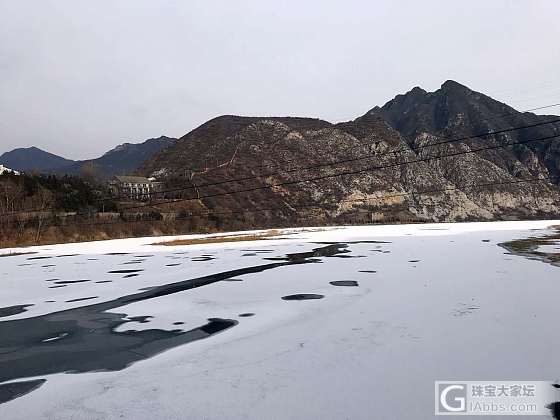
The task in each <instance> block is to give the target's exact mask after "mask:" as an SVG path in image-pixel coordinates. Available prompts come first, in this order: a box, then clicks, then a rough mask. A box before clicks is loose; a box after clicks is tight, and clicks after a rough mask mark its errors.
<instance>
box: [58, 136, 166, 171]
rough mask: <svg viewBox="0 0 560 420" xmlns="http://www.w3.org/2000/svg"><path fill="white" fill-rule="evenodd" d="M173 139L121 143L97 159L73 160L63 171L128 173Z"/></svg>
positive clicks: (163, 137) (159, 138) (162, 138)
mask: <svg viewBox="0 0 560 420" xmlns="http://www.w3.org/2000/svg"><path fill="white" fill-rule="evenodd" d="M175 140H176V139H174V138H171V137H166V136H161V137H158V138H154V139H149V140H146V141H144V142H143V143H137V144H134V143H123V144H121V145H119V146H117V147H115V148H114V149H111V150H109V151H108V152H106V153H105V154H104V155H103V156H101V157H98V158H97V159H90V160H82V161H77V162H74V163H73V164H72V165H70V166H69V167H66V168H64V172H65V173H67V174H73V175H80V174H83V173H87V172H90V173H93V174H95V175H98V176H102V177H108V176H112V175H126V174H130V173H132V172H134V171H135V170H136V169H138V168H139V167H140V166H141V165H142V164H143V163H144V162H145V161H146V160H148V159H149V158H151V157H152V156H153V155H154V154H155V153H157V152H159V151H161V150H163V149H165V148H167V147H169V146H171V145H172V144H173V143H174V142H175Z"/></svg>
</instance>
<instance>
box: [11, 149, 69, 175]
mask: <svg viewBox="0 0 560 420" xmlns="http://www.w3.org/2000/svg"><path fill="white" fill-rule="evenodd" d="M72 163H74V161H72V160H69V159H65V158H63V157H61V156H57V155H54V154H52V153H49V152H45V151H44V150H41V149H39V148H37V147H26V148H19V149H14V150H12V151H10V152H6V153H4V154H2V155H1V156H0V164H2V165H5V166H7V167H9V168H12V169H15V170H16V171H28V172H30V171H38V172H43V171H51V170H58V169H61V168H65V167H68V166H69V165H71V164H72Z"/></svg>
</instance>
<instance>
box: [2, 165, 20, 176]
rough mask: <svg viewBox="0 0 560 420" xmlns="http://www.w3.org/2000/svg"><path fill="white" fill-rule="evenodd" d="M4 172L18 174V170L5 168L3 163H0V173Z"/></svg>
mask: <svg viewBox="0 0 560 420" xmlns="http://www.w3.org/2000/svg"><path fill="white" fill-rule="evenodd" d="M4 173H12V174H14V175H19V172H18V171H14V170H13V169H10V168H6V167H5V166H4V165H0V175H2V174H4Z"/></svg>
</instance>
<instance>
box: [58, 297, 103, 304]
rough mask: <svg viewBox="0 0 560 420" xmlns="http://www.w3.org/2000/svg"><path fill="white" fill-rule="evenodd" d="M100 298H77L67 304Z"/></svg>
mask: <svg viewBox="0 0 560 420" xmlns="http://www.w3.org/2000/svg"><path fill="white" fill-rule="evenodd" d="M98 297H99V296H90V297H83V298H77V299H70V300H67V301H66V303H71V302H81V301H82V300H90V299H97V298H98Z"/></svg>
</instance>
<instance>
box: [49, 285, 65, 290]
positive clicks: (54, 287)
mask: <svg viewBox="0 0 560 420" xmlns="http://www.w3.org/2000/svg"><path fill="white" fill-rule="evenodd" d="M67 286H68V285H67V284H60V285H58V286H49V289H60V288H61V287H67Z"/></svg>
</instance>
